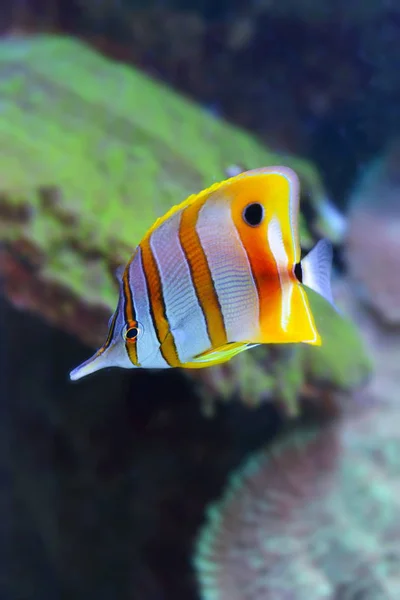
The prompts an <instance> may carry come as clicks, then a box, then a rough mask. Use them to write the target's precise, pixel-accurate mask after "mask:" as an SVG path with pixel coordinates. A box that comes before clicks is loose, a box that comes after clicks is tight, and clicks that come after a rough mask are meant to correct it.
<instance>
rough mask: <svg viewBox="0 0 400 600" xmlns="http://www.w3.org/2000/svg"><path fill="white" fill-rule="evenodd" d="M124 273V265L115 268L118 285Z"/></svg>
mask: <svg viewBox="0 0 400 600" xmlns="http://www.w3.org/2000/svg"><path fill="white" fill-rule="evenodd" d="M124 271H125V265H120V266H119V267H117V268H116V269H115V277H116V279H117V281H118V283H122V276H123V274H124Z"/></svg>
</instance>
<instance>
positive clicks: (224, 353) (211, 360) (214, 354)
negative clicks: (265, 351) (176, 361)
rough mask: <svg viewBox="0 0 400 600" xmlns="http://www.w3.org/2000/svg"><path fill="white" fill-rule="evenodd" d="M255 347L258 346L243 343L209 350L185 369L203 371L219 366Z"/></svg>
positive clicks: (196, 357) (189, 363) (234, 343)
mask: <svg viewBox="0 0 400 600" xmlns="http://www.w3.org/2000/svg"><path fill="white" fill-rule="evenodd" d="M254 346H258V344H247V343H243V342H232V343H229V344H224V346H220V347H219V348H215V349H213V350H207V351H206V352H202V353H201V354H199V355H198V356H195V357H194V358H193V359H192V360H191V361H190V362H188V363H185V367H186V368H189V369H201V368H202V367H211V366H212V365H219V364H221V363H224V362H227V361H228V360H230V359H231V358H233V357H234V356H236V355H237V354H240V352H244V351H245V350H248V349H249V348H253V347H254Z"/></svg>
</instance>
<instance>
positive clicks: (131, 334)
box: [125, 327, 139, 340]
mask: <svg viewBox="0 0 400 600" xmlns="http://www.w3.org/2000/svg"><path fill="white" fill-rule="evenodd" d="M138 333H139V329H138V328H137V327H129V329H128V330H127V332H126V334H125V339H127V340H134V339H135V338H137V336H138Z"/></svg>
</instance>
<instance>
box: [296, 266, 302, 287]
mask: <svg viewBox="0 0 400 600" xmlns="http://www.w3.org/2000/svg"><path fill="white" fill-rule="evenodd" d="M294 274H295V275H296V277H297V279H298V280H299V281H300V283H303V269H302V268H301V263H297V264H296V265H295V266H294Z"/></svg>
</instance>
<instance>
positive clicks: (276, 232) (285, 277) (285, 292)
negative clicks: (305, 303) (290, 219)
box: [267, 217, 293, 331]
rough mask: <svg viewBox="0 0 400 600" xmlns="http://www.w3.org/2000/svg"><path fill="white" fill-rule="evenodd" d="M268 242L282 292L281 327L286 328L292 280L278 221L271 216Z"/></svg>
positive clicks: (288, 317) (290, 301)
mask: <svg viewBox="0 0 400 600" xmlns="http://www.w3.org/2000/svg"><path fill="white" fill-rule="evenodd" d="M267 235H268V244H269V247H270V248H271V252H272V254H273V257H274V259H275V263H276V267H277V269H278V275H279V281H280V284H281V293H282V310H281V327H282V329H283V330H284V331H286V330H287V327H288V324H289V319H290V310H291V306H292V294H293V281H292V280H291V279H290V276H289V258H288V255H287V252H286V248H285V244H284V243H283V239H282V230H281V227H280V225H279V221H278V219H277V218H276V217H273V218H272V219H271V220H270V222H269V223H268V233H267Z"/></svg>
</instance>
